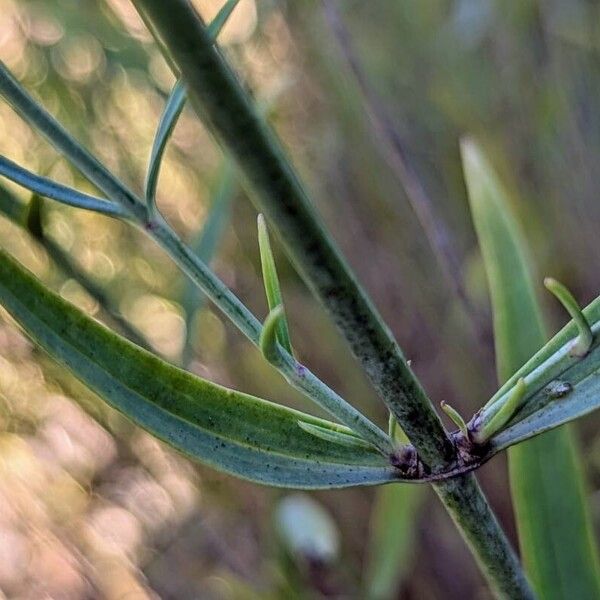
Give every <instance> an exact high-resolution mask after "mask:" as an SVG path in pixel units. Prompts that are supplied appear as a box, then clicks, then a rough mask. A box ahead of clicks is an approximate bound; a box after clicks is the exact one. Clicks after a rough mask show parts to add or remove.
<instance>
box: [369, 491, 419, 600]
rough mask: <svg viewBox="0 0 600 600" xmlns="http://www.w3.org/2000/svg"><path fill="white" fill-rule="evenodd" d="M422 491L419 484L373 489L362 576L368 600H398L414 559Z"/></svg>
mask: <svg viewBox="0 0 600 600" xmlns="http://www.w3.org/2000/svg"><path fill="white" fill-rule="evenodd" d="M425 491H426V490H425V488H424V487H423V486H420V485H386V486H385V487H382V488H380V489H378V490H377V498H376V501H375V506H374V508H373V514H372V516H371V526H370V528H371V534H370V538H369V549H368V562H367V569H366V574H365V576H366V583H365V595H366V597H367V598H368V599H369V600H394V599H395V598H398V591H399V588H400V586H401V584H402V581H403V580H404V579H405V577H406V576H407V575H408V574H409V573H410V569H411V567H412V565H413V561H414V558H415V552H414V551H413V550H414V543H415V537H416V529H417V527H416V526H417V517H418V511H419V509H420V508H421V506H422V504H423V500H424V498H425Z"/></svg>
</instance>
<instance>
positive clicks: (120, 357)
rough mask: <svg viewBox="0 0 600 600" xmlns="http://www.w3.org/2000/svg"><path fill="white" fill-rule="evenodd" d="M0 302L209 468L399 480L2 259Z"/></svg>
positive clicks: (263, 477) (362, 452) (371, 456)
mask: <svg viewBox="0 0 600 600" xmlns="http://www.w3.org/2000/svg"><path fill="white" fill-rule="evenodd" d="M0 303H2V305H3V306H4V307H5V308H6V309H7V310H8V311H9V312H10V314H11V315H12V316H13V317H14V318H15V319H16V320H17V321H18V322H19V323H20V325H21V326H22V327H23V328H24V329H25V331H26V332H27V333H28V334H29V336H30V337H31V338H32V339H33V340H34V342H35V343H36V344H38V345H39V346H41V347H42V348H43V349H44V350H46V351H47V352H48V353H49V354H50V355H51V356H52V357H53V358H54V359H55V360H57V361H58V362H59V363H60V364H62V365H63V366H66V367H67V368H68V369H70V370H71V371H72V372H73V374H74V375H75V376H77V377H78V378H79V379H80V380H81V381H83V382H84V383H85V384H86V385H87V386H88V387H89V388H90V389H92V390H94V391H95V392H96V393H98V394H99V395H100V396H101V397H102V398H103V399H104V400H106V401H107V402H108V403H109V404H110V405H111V406H113V407H114V408H116V409H118V410H119V411H121V412H122V413H123V414H125V415H126V416H128V417H129V418H130V419H131V420H132V421H134V422H135V423H137V424H138V425H140V426H141V427H143V428H144V429H146V430H147V431H149V432H151V433H153V434H154V435H156V436H157V437H159V438H160V439H162V440H164V441H165V442H167V443H169V444H171V445H172V446H173V447H175V448H177V449H178V450H180V451H181V452H183V453H185V454H187V455H189V456H191V457H192V458H196V459H198V460H201V461H202V462H204V463H206V464H208V465H210V466H212V467H214V468H217V469H220V470H223V471H226V472H228V473H231V474H234V475H237V476H239V477H243V478H246V479H250V480H253V481H256V482H259V483H265V484H270V485H276V486H285V487H294V488H332V487H345V486H354V485H366V484H376V483H384V482H387V481H392V480H395V479H397V477H396V473H395V470H394V469H393V468H392V467H391V466H390V465H389V463H388V462H387V460H386V458H384V457H383V456H382V455H381V454H379V453H378V452H375V451H372V450H369V449H366V448H364V449H359V448H356V447H354V448H350V447H347V446H343V445H340V444H330V443H327V442H326V441H324V440H322V439H320V438H318V437H315V436H314V435H311V434H309V433H307V432H305V431H303V430H302V429H301V428H300V427H299V426H298V421H303V422H306V423H311V424H314V425H317V426H321V427H332V424H330V423H329V422H327V421H324V420H322V419H317V418H315V417H312V416H310V415H306V414H304V413H301V412H298V411H295V410H292V409H289V408H285V407H283V406H279V405H276V404H273V403H271V402H267V401H265V400H261V399H259V398H255V397H253V396H250V395H248V394H243V393H241V392H237V391H234V390H230V389H226V388H224V387H221V386H219V385H216V384H213V383H210V382H208V381H205V380H202V379H200V378H198V377H195V376H193V375H191V374H190V373H188V372H186V371H182V370H180V369H178V368H176V367H173V366H171V365H169V364H167V363H166V362H164V361H162V360H160V359H159V358H157V357H156V356H154V355H153V354H150V353H149V352H147V351H145V350H142V349H141V348H138V347H137V346H135V345H134V344H132V343H130V342H128V341H127V340H125V339H124V338H121V337H120V336H118V335H116V334H115V333H113V332H112V331H110V330H109V329H107V328H106V327H104V326H103V325H101V324H99V323H98V322H96V321H94V320H93V319H91V318H90V317H88V316H87V315H85V314H83V313H82V312H81V311H79V310H78V309H76V308H75V307H74V306H72V305H71V304H69V303H68V302H66V301H65V300H63V299H62V298H60V297H59V296H57V295H56V294H54V293H53V292H51V291H49V290H48V289H47V288H46V287H45V286H44V285H43V284H41V283H40V282H39V281H38V280H36V279H35V278H34V277H33V276H32V275H31V274H30V273H28V272H27V271H26V270H25V269H24V268H23V267H21V266H20V265H19V264H18V263H17V262H16V261H15V260H14V259H13V258H11V257H10V256H9V255H8V254H6V252H4V251H0ZM334 427H335V425H334Z"/></svg>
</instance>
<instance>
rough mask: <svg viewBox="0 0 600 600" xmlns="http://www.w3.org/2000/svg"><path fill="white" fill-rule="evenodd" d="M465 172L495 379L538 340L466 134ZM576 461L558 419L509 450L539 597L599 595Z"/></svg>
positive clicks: (527, 281) (503, 223) (506, 227)
mask: <svg viewBox="0 0 600 600" xmlns="http://www.w3.org/2000/svg"><path fill="white" fill-rule="evenodd" d="M462 155H463V165H464V170H465V180H466V183H467V188H468V192H469V201H470V205H471V212H472V216H473V221H474V224H475V229H476V232H477V235H478V238H479V243H480V246H481V251H482V255H483V259H484V264H485V267H486V271H487V276H488V282H489V286H490V293H491V297H492V307H493V313H494V332H495V339H496V360H497V368H498V377H499V379H500V381H501V382H502V381H506V380H508V379H511V380H512V381H514V380H515V376H514V375H513V374H514V373H515V371H518V370H519V368H520V367H521V366H522V365H523V364H524V363H525V362H526V361H527V360H528V359H529V357H530V356H532V355H533V354H534V353H535V352H536V350H537V349H538V348H540V347H542V345H543V344H544V342H545V340H546V333H545V328H544V325H543V321H542V316H541V311H540V309H539V306H538V303H537V300H536V296H535V291H534V289H533V286H532V283H531V274H530V267H529V260H528V257H527V253H526V250H525V243H524V241H523V239H522V235H521V233H520V231H519V230H518V227H517V224H516V222H515V221H514V218H513V217H512V215H511V214H510V212H509V208H508V203H507V200H506V194H505V192H504V190H503V189H502V187H501V185H500V183H499V181H498V180H497V178H496V176H495V174H494V172H493V170H492V168H491V167H490V165H489V164H488V163H487V160H486V159H485V157H484V156H483V154H482V152H481V151H480V150H479V148H478V147H477V146H476V144H475V143H474V142H465V143H463V146H462ZM580 464H581V461H580V459H579V457H578V456H577V451H576V449H575V445H574V441H573V439H572V436H571V431H570V429H569V428H568V427H562V428H560V429H557V430H555V431H552V432H549V433H546V434H544V435H542V436H539V437H536V438H534V439H532V440H530V441H528V442H527V443H524V444H520V445H518V446H515V447H513V448H511V450H510V451H509V465H510V479H511V491H512V497H513V502H514V505H515V511H516V519H517V525H518V531H519V539H520V545H521V550H522V553H523V556H524V560H525V564H526V567H527V570H528V573H529V576H530V577H531V579H532V582H533V584H534V587H535V588H536V591H537V592H538V594H539V595H540V596H541V597H543V598H557V599H558V598H595V597H599V595H600V579H599V576H598V559H597V551H596V548H595V544H594V542H593V536H592V530H591V526H590V520H589V516H588V514H587V508H586V498H585V492H584V484H583V477H582V473H581V468H580Z"/></svg>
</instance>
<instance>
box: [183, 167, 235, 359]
mask: <svg viewBox="0 0 600 600" xmlns="http://www.w3.org/2000/svg"><path fill="white" fill-rule="evenodd" d="M236 190H237V185H236V182H235V171H234V169H233V165H232V164H231V162H230V161H229V160H227V159H225V160H224V161H223V165H222V167H221V169H220V173H219V177H218V181H217V184H216V186H215V188H214V190H213V193H212V201H211V205H210V209H209V212H208V215H207V217H206V221H205V222H204V226H203V227H202V229H201V230H200V233H199V234H198V236H197V237H196V239H195V240H193V241H192V243H191V249H192V251H193V252H194V253H195V254H196V256H197V257H198V258H199V259H200V260H201V261H202V262H204V263H205V264H207V265H210V263H211V262H212V260H213V258H214V256H215V254H216V252H217V248H218V246H219V242H220V241H221V239H222V238H223V234H224V233H225V230H226V227H227V223H229V220H230V217H231V205H232V203H233V199H234V197H235V193H236ZM205 302H206V296H205V295H204V294H200V293H198V288H197V286H196V285H195V284H194V282H193V281H191V280H189V279H187V280H186V285H185V287H184V290H183V293H182V295H181V305H182V306H183V309H184V311H185V316H186V337H185V344H184V347H183V352H182V358H181V363H182V364H183V365H187V364H188V363H189V361H190V360H191V357H192V355H193V344H194V334H195V329H194V319H195V316H196V315H198V314H199V313H200V311H201V310H202V308H203V306H204V304H205Z"/></svg>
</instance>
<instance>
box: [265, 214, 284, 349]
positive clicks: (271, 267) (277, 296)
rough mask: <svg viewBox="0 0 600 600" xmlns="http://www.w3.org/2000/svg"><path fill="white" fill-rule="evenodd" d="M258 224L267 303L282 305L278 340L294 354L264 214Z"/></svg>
mask: <svg viewBox="0 0 600 600" xmlns="http://www.w3.org/2000/svg"><path fill="white" fill-rule="evenodd" d="M257 226H258V247H259V250H260V262H261V266H262V273H263V282H264V286H265V294H266V296H267V304H268V306H269V310H273V309H274V308H276V307H278V306H281V307H282V314H281V317H280V318H279V321H278V323H277V332H276V333H277V341H278V342H279V343H280V344H281V346H282V347H283V348H284V349H285V350H286V351H287V352H289V353H290V354H292V343H291V341H290V332H289V328H288V324H287V319H286V318H285V313H283V297H282V294H281V287H280V285H279V277H278V276H277V268H276V266H275V258H274V257H273V251H272V249H271V241H270V239H269V230H268V228H267V223H266V221H265V218H264V216H263V215H262V214H259V215H258V217H257Z"/></svg>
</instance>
